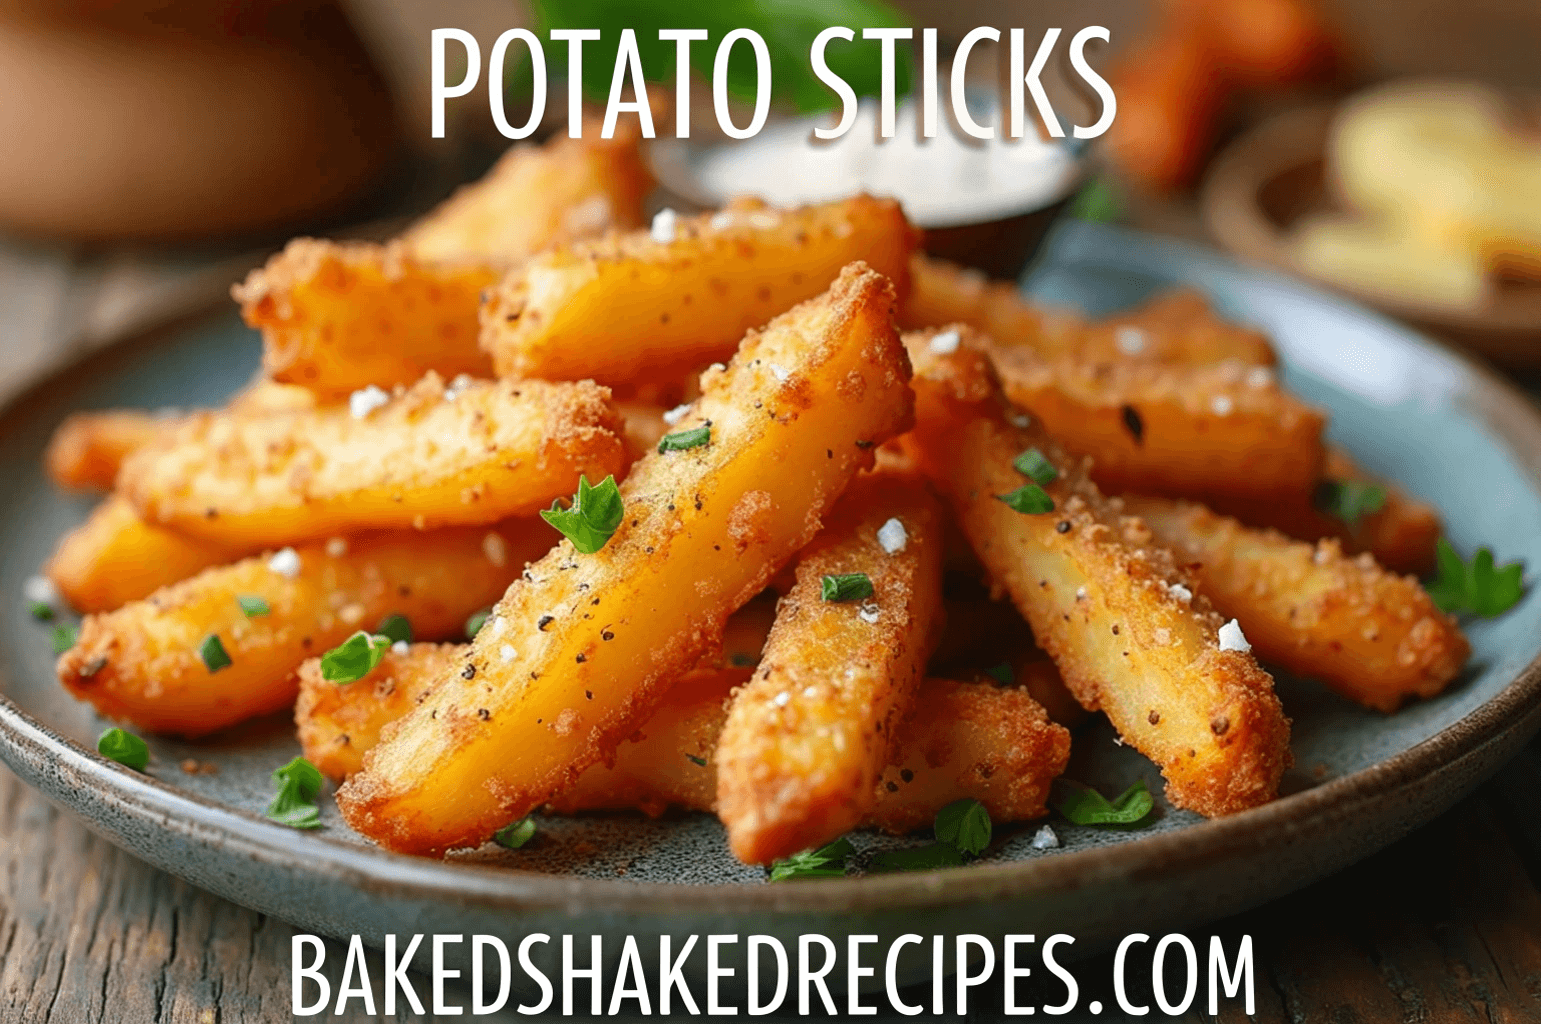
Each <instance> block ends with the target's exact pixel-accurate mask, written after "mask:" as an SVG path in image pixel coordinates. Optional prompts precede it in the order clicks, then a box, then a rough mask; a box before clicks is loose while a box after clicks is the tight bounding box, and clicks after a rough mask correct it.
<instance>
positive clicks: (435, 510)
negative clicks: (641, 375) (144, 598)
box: [118, 373, 625, 549]
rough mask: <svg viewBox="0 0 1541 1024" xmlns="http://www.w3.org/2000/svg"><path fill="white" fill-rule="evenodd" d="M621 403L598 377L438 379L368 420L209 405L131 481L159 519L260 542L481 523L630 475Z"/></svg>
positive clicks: (219, 536) (133, 459)
mask: <svg viewBox="0 0 1541 1024" xmlns="http://www.w3.org/2000/svg"><path fill="white" fill-rule="evenodd" d="M608 397H609V393H608V392H607V391H606V390H605V389H604V388H601V387H598V386H597V385H595V384H593V383H590V382H587V381H583V382H579V383H575V384H567V383H561V384H548V383H546V382H544V381H505V382H495V381H459V382H456V383H455V384H454V385H452V386H451V387H450V388H449V389H448V390H446V388H445V386H444V383H443V382H442V381H441V380H439V378H438V376H437V375H436V374H433V373H430V374H429V375H428V376H426V377H424V378H423V379H422V380H421V381H419V382H418V384H417V385H415V386H414V387H413V388H412V389H411V390H409V391H406V392H405V393H403V394H402V395H401V396H400V397H398V398H396V399H394V400H392V401H389V402H386V404H385V405H383V406H382V407H380V408H377V409H374V410H372V411H370V412H368V413H367V415H364V416H362V417H356V416H354V415H352V414H351V412H350V411H349V410H348V409H347V408H325V409H317V410H314V411H312V412H299V413H287V414H286V413H276V414H273V415H270V416H239V415H232V414H229V413H203V414H199V415H195V416H193V417H190V418H189V420H188V421H187V422H186V423H184V424H183V425H181V426H180V427H179V428H178V429H177V430H176V431H175V432H174V433H173V434H171V435H170V436H168V437H164V438H161V439H160V440H158V441H157V442H155V443H154V444H152V445H151V446H149V447H148V448H143V449H141V450H139V451H137V452H135V453H134V454H133V455H131V456H130V457H129V459H128V461H127V462H125V463H124V464H123V471H122V474H121V475H120V477H119V480H118V486H119V489H120V490H121V491H122V492H123V494H124V495H125V496H126V497H127V498H128V499H129V500H130V501H131V502H132V503H133V504H134V507H135V508H136V509H137V510H138V511H139V514H140V515H141V516H143V517H144V519H145V521H146V522H149V523H152V524H159V525H165V526H170V527H172V528H174V529H176V530H177V531H179V532H181V533H184V534H187V535H189V536H193V537H199V538H203V539H206V540H211V541H215V542H217V543H223V544H228V545H233V546H244V547H246V548H248V549H252V548H260V547H279V546H282V545H284V544H293V543H298V542H301V541H306V540H311V539H314V538H316V537H327V536H332V535H336V534H347V533H356V532H359V531H364V530H386V529H420V530H421V529H432V528H437V527H441V526H460V525H481V524H485V523H490V522H496V521H497V520H499V519H504V518H507V517H509V516H521V515H533V514H534V513H535V512H536V511H537V510H539V509H541V508H543V507H546V506H548V505H550V504H551V502H552V501H553V500H554V499H555V498H557V497H558V496H567V495H570V494H572V493H573V490H574V488H575V487H576V486H577V483H578V477H579V475H580V474H587V475H588V477H589V479H590V480H591V481H595V482H598V481H600V480H602V479H604V477H605V476H606V475H608V474H610V473H618V472H620V471H621V470H622V468H623V467H624V465H625V452H624V448H623V444H622V442H621V439H620V437H619V434H620V431H621V425H620V422H619V419H618V417H616V415H615V414H614V412H613V411H612V410H611V409H610V406H609V403H608ZM382 399H383V396H382Z"/></svg>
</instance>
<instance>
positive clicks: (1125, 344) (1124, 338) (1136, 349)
mask: <svg viewBox="0 0 1541 1024" xmlns="http://www.w3.org/2000/svg"><path fill="white" fill-rule="evenodd" d="M1113 344H1114V345H1117V346H1118V350H1119V351H1120V352H1122V353H1123V354H1124V355H1126V356H1137V355H1139V354H1140V353H1141V352H1144V351H1145V332H1144V331H1142V330H1140V329H1139V328H1138V327H1120V328H1119V329H1118V330H1116V331H1114V332H1113Z"/></svg>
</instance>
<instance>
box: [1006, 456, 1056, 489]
mask: <svg viewBox="0 0 1541 1024" xmlns="http://www.w3.org/2000/svg"><path fill="white" fill-rule="evenodd" d="M1011 465H1012V466H1013V467H1014V468H1015V469H1016V471H1017V472H1018V473H1021V474H1022V475H1023V476H1025V477H1027V478H1028V479H1029V480H1031V481H1032V482H1033V483H1035V484H1045V485H1047V484H1052V483H1053V482H1054V481H1055V480H1058V479H1059V470H1057V469H1055V468H1054V463H1052V462H1050V461H1049V460H1048V459H1046V458H1044V455H1043V452H1041V451H1039V450H1038V449H1037V448H1029V449H1028V450H1027V451H1025V452H1023V453H1022V454H1021V455H1018V456H1017V458H1016V461H1014V462H1013V463H1012V464H1011Z"/></svg>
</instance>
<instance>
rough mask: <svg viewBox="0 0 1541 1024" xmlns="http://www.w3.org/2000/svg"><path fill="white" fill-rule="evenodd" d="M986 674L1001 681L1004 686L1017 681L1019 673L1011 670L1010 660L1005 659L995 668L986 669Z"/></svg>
mask: <svg viewBox="0 0 1541 1024" xmlns="http://www.w3.org/2000/svg"><path fill="white" fill-rule="evenodd" d="M985 675H987V676H989V677H990V678H992V679H994V680H996V681H997V682H999V683H1001V684H1002V685H1003V686H1010V685H1011V684H1012V683H1014V682H1016V681H1017V674H1016V673H1015V672H1013V671H1012V670H1011V662H1009V661H1003V662H1001V663H1000V664H999V665H996V666H995V667H993V668H987V669H985Z"/></svg>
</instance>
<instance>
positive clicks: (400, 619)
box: [375, 615, 412, 644]
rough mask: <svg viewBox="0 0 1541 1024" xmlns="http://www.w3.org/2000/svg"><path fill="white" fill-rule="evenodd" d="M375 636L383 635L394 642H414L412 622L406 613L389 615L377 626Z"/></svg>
mask: <svg viewBox="0 0 1541 1024" xmlns="http://www.w3.org/2000/svg"><path fill="white" fill-rule="evenodd" d="M375 636H383V637H385V638H386V639H387V640H389V641H390V642H391V643H393V644H409V643H411V642H412V623H411V622H409V621H408V620H407V617H406V616H405V615H387V616H386V617H385V618H384V620H382V621H381V623H380V624H379V625H378V626H376V627H375Z"/></svg>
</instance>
